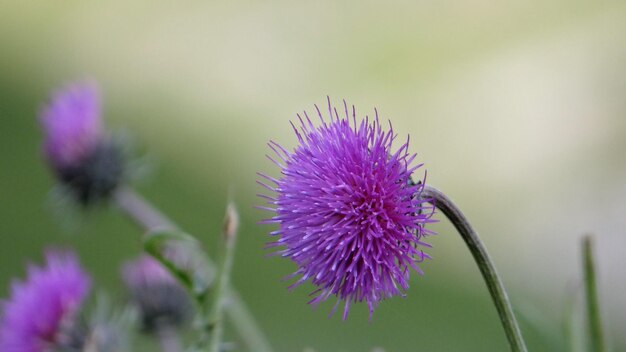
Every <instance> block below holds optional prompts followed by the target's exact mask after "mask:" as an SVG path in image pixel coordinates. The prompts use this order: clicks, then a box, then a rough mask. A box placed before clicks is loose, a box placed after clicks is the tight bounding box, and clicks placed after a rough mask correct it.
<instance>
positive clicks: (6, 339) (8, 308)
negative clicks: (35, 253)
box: [0, 252, 91, 352]
mask: <svg viewBox="0 0 626 352" xmlns="http://www.w3.org/2000/svg"><path fill="white" fill-rule="evenodd" d="M46 258H47V266H46V267H37V266H30V267H29V270H28V279H27V280H26V281H24V282H19V281H16V282H14V283H13V286H12V291H11V297H10V298H9V299H8V300H7V301H5V302H3V312H2V321H1V323H0V352H18V351H19V352H43V351H49V350H51V348H53V347H54V346H55V343H56V342H57V341H56V340H57V338H58V336H59V333H60V328H61V326H62V325H63V324H65V323H70V320H72V319H73V318H74V316H75V314H76V312H77V311H78V310H79V309H80V307H81V305H82V303H83V301H84V300H85V298H86V297H87V295H88V293H89V290H90V287H91V279H90V277H89V275H87V274H86V273H85V272H84V271H83V269H82V268H81V266H80V264H79V263H78V260H77V259H76V257H75V256H74V254H72V253H69V252H48V253H47V255H46Z"/></svg>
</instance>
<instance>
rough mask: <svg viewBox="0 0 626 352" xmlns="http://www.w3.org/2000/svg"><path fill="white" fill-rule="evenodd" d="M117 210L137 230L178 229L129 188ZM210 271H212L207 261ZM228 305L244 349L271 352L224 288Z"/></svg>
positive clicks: (242, 305)
mask: <svg viewBox="0 0 626 352" xmlns="http://www.w3.org/2000/svg"><path fill="white" fill-rule="evenodd" d="M114 201H115V203H116V205H117V207H118V208H119V209H120V210H122V212H123V213H124V214H125V215H126V216H127V217H128V218H129V219H130V220H131V221H132V222H134V223H135V224H136V225H137V226H138V227H139V228H140V229H141V230H143V231H145V232H153V231H156V230H179V227H178V226H177V225H176V224H175V223H174V222H173V221H172V220H170V219H169V218H168V217H167V216H165V215H164V214H163V213H161V212H160V211H159V210H157V209H156V208H155V207H154V206H152V204H150V203H149V202H148V201H147V200H145V199H144V198H143V197H141V195H139V194H138V193H136V192H135V191H134V190H133V189H132V188H129V187H122V188H120V189H119V190H118V191H117V192H116V193H115V196H114ZM208 265H209V266H210V269H212V270H213V269H214V268H215V263H213V262H212V261H211V260H210V258H208ZM228 291H229V292H230V293H231V294H229V304H228V306H226V314H228V316H229V317H230V318H231V319H232V322H233V326H234V327H235V329H236V330H237V333H238V335H239V336H241V338H242V339H243V340H244V343H245V344H246V346H248V349H250V350H252V351H259V352H272V351H273V349H272V347H271V346H270V344H269V342H268V340H267V338H266V337H265V335H264V334H263V332H262V330H261V328H260V327H259V325H258V324H257V322H256V321H255V319H254V317H253V315H252V313H250V310H249V309H248V307H247V306H246V304H245V303H244V301H243V300H242V299H241V297H240V296H239V294H237V291H236V290H235V289H234V288H233V287H232V285H228Z"/></svg>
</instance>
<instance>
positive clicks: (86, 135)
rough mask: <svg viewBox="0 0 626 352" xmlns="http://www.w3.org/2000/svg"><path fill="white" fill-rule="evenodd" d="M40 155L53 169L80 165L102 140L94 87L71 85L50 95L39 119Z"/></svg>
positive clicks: (97, 95) (95, 88)
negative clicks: (42, 146) (49, 99)
mask: <svg viewBox="0 0 626 352" xmlns="http://www.w3.org/2000/svg"><path fill="white" fill-rule="evenodd" d="M40 121H41V124H42V126H43V128H44V132H45V141H44V152H45V154H46V157H47V158H48V161H49V162H50V163H51V164H52V165H53V166H54V167H55V168H57V169H59V168H65V167H68V166H74V165H77V164H79V163H81V162H82V161H83V160H84V159H85V158H86V157H88V156H89V154H91V153H92V152H93V150H94V149H95V148H96V147H97V145H98V144H99V143H100V140H101V139H102V136H103V127H102V117H101V106H100V93H99V91H98V88H97V86H96V85H95V84H94V83H74V84H71V85H68V86H67V87H65V88H63V89H61V90H59V91H57V92H56V93H54V95H53V98H52V101H51V102H50V104H49V105H48V106H47V107H46V108H45V109H44V111H43V112H42V114H41V116H40Z"/></svg>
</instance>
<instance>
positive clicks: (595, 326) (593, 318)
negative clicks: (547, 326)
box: [583, 235, 606, 352]
mask: <svg viewBox="0 0 626 352" xmlns="http://www.w3.org/2000/svg"><path fill="white" fill-rule="evenodd" d="M583 260H584V275H585V297H586V299H587V324H588V326H589V335H590V338H591V347H592V351H594V352H605V351H606V346H605V345H604V336H603V332H602V320H601V318H600V304H599V303H598V289H597V285H596V270H595V262H594V257H593V241H592V239H591V236H590V235H587V236H585V237H584V238H583Z"/></svg>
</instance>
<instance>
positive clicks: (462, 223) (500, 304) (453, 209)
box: [422, 185, 527, 352]
mask: <svg viewBox="0 0 626 352" xmlns="http://www.w3.org/2000/svg"><path fill="white" fill-rule="evenodd" d="M422 198H423V199H424V200H426V201H427V202H429V203H431V204H432V205H434V206H435V207H437V208H438V209H439V210H441V212H443V213H444V214H445V215H446V217H447V218H448V219H449V220H450V222H452V224H453V225H454V227H455V228H456V230H457V231H458V232H459V233H460V234H461V237H462V238H463V240H464V241H465V244H467V247H468V248H469V250H470V252H471V253H472V256H473V257H474V261H476V265H478V268H479V269H480V272H481V274H482V275H483V278H484V279H485V283H486V284H487V288H488V289H489V293H490V294H491V298H492V299H493V302H494V304H495V306H496V309H497V310H498V315H499V316H500V322H501V323H502V326H503V327H504V331H505V333H506V336H507V339H508V340H509V345H510V346H511V351H513V352H526V351H527V349H526V344H525V342H524V338H523V337H522V332H521V331H520V328H519V324H518V323H517V319H516V318H515V314H514V313H513V308H512V307H511V302H510V301H509V298H508V296H507V294H506V291H505V289H504V285H503V284H502V280H501V279H500V276H499V275H498V272H497V271H496V268H495V266H494V265H493V261H492V260H491V258H490V257H489V254H487V249H486V248H485V246H484V245H483V243H482V241H481V240H480V238H479V237H478V233H477V232H476V230H474V228H473V227H472V225H471V224H470V223H469V221H468V220H467V218H466V217H465V215H464V214H463V213H462V212H461V210H460V209H459V207H458V206H456V204H454V202H452V200H451V199H450V198H448V196H446V195H445V194H444V193H443V192H441V191H440V190H438V189H436V188H434V187H431V186H428V185H426V186H424V189H423V191H422Z"/></svg>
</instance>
